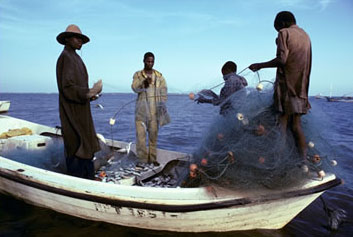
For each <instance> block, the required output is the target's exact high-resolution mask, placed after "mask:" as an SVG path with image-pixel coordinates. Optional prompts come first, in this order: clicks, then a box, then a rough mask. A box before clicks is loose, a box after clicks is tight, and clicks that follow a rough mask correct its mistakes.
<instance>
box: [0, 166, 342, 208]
mask: <svg viewBox="0 0 353 237" xmlns="http://www.w3.org/2000/svg"><path fill="white" fill-rule="evenodd" d="M9 171H12V172H13V170H9ZM16 174H17V175H16ZM0 177H2V178H5V179H8V180H11V181H13V182H17V183H20V184H23V185H27V186H30V187H32V188H35V189H40V190H43V191H46V192H50V193H54V194H57V195H63V196H67V197H70V198H76V199H81V200H85V201H91V202H97V203H101V204H107V205H111V206H119V207H127V208H139V209H147V210H155V211H164V212H193V211H204V210H212V209H221V208H229V207H233V206H242V205H251V204H259V203H265V202H269V201H276V200H279V199H289V198H295V197H300V196H305V195H310V194H315V193H319V192H323V191H325V190H327V189H330V188H333V187H335V186H338V185H340V184H342V183H343V181H342V180H341V179H339V178H335V179H333V180H330V181H328V182H325V183H323V184H320V185H316V186H312V187H309V188H305V189H300V190H291V191H286V192H282V193H275V194H267V195H260V196H258V197H255V198H254V197H242V198H234V199H227V200H222V201H217V200H210V202H207V203H199V204H175V205H172V204H160V203H159V204H156V203H146V202H138V201H129V200H121V199H112V198H108V197H101V196H98V195H95V194H92V193H82V192H75V191H71V190H66V189H61V188H57V187H53V186H50V185H47V184H43V183H38V182H34V181H31V180H28V179H25V177H28V176H27V175H26V176H25V177H21V176H18V173H17V172H15V173H6V172H4V171H3V170H1V169H0ZM4 192H6V190H4Z"/></svg>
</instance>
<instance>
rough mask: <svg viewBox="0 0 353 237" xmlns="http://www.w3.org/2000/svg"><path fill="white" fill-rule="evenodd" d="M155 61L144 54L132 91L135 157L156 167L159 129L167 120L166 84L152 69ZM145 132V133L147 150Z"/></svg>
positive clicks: (148, 53)
mask: <svg viewBox="0 0 353 237" xmlns="http://www.w3.org/2000/svg"><path fill="white" fill-rule="evenodd" d="M154 58H155V57H154V55H153V53H151V52H147V53H145V55H144V58H143V63H144V69H143V70H141V71H137V72H136V73H135V74H134V76H133V82H132V85H131V88H132V90H133V91H134V92H136V93H137V100H136V109H135V125H136V140H137V141H136V152H137V156H138V157H139V159H140V162H142V163H153V164H154V165H156V166H158V165H159V163H158V161H157V136H158V128H159V127H160V126H163V125H165V124H168V123H169V122H170V118H169V115H168V112H167V109H166V105H165V103H166V101H167V84H166V81H165V79H164V77H163V76H162V74H161V73H160V72H158V71H157V70H154V69H153V65H154ZM146 132H147V133H148V151H147V147H146Z"/></svg>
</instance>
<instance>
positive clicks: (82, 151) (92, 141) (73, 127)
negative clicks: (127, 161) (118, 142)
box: [56, 25, 102, 179]
mask: <svg viewBox="0 0 353 237" xmlns="http://www.w3.org/2000/svg"><path fill="white" fill-rule="evenodd" d="M56 39H57V41H58V42H59V43H60V44H63V45H65V47H64V50H63V51H62V53H61V55H60V56H59V58H58V61H57V65H56V78H57V83H58V90H59V111H60V120H61V127H62V135H63V138H64V146H65V156H66V165H67V171H68V174H70V175H73V176H77V177H81V178H87V179H94V165H93V162H92V159H93V156H94V153H95V152H97V151H99V150H100V146H99V142H98V139H97V136H96V131H95V128H94V124H93V120H92V115H91V107H90V101H91V100H94V99H96V98H98V94H99V93H100V92H101V91H102V80H99V81H98V82H96V83H95V84H94V85H93V87H92V88H91V89H89V87H88V74H87V69H86V66H85V64H84V63H83V61H82V59H81V57H80V56H79V55H78V54H77V53H76V50H79V49H81V47H82V44H85V43H87V42H88V41H89V38H88V37H87V36H85V35H83V34H82V33H81V30H80V29H79V27H78V26H76V25H69V26H68V27H67V28H66V31H65V32H62V33H60V34H59V35H58V36H57V37H56Z"/></svg>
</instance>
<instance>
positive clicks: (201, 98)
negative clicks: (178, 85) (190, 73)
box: [195, 95, 207, 104]
mask: <svg viewBox="0 0 353 237" xmlns="http://www.w3.org/2000/svg"><path fill="white" fill-rule="evenodd" d="M195 101H196V102H197V103H198V104H200V103H201V104H202V103H206V101H207V99H206V98H205V97H203V96H202V95H199V97H198V98H197V99H195Z"/></svg>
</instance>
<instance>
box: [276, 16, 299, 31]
mask: <svg viewBox="0 0 353 237" xmlns="http://www.w3.org/2000/svg"><path fill="white" fill-rule="evenodd" d="M295 24H296V20H295V17H294V15H293V13H291V12H289V11H282V12H279V13H278V14H277V16H276V18H275V22H274V27H275V29H276V30H277V31H280V30H281V29H283V28H288V27H290V26H291V25H295Z"/></svg>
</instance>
